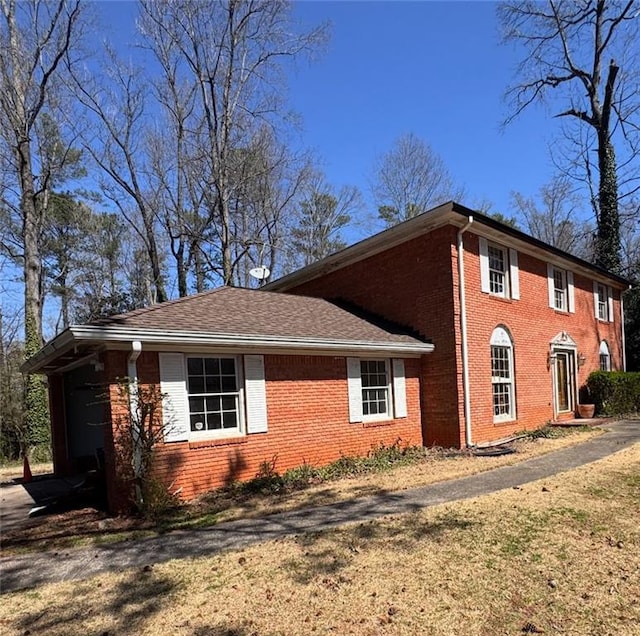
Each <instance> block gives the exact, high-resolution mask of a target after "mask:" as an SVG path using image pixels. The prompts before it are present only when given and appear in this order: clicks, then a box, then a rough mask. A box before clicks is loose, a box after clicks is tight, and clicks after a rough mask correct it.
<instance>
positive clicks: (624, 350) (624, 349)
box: [609, 285, 631, 371]
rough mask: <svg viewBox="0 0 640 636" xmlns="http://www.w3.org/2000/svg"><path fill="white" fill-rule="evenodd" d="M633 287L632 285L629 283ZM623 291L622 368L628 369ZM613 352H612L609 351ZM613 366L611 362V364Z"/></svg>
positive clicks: (621, 305) (621, 317)
mask: <svg viewBox="0 0 640 636" xmlns="http://www.w3.org/2000/svg"><path fill="white" fill-rule="evenodd" d="M629 289H631V285H629ZM622 296H623V292H620V321H621V322H622V370H623V371H626V370H627V343H626V339H625V336H624V301H623V300H622ZM609 354H611V352H609ZM609 367H611V364H609Z"/></svg>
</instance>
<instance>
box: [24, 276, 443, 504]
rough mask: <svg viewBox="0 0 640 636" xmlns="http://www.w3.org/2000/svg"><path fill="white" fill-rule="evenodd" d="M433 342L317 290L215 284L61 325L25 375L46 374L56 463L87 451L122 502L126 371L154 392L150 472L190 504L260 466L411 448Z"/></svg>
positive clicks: (58, 469) (60, 471)
mask: <svg viewBox="0 0 640 636" xmlns="http://www.w3.org/2000/svg"><path fill="white" fill-rule="evenodd" d="M432 350H433V345H432V344H430V343H429V342H428V341H426V340H425V339H422V338H419V337H416V336H415V335H414V334H412V333H410V331H409V330H407V329H406V328H403V327H401V326H398V325H396V324H393V323H390V322H389V321H386V320H381V319H379V318H377V317H376V316H372V315H367V314H363V312H355V311H353V310H347V309H345V308H343V307H340V306H338V305H337V304H335V303H332V302H329V301H327V300H324V299H319V298H305V297H301V296H298V295H290V294H283V293H277V294H276V293H272V292H264V291H257V290H248V289H237V288H231V287H223V288H219V289H216V290H213V291H209V292H204V293H202V294H198V295H195V296H191V297H188V298H182V299H179V300H175V301H170V302H167V303H163V304H161V305H154V306H152V307H148V308H145V309H140V310H137V311H133V312H130V313H128V314H123V315H120V316H113V317H112V318H109V319H107V320H103V321H101V322H99V323H96V324H93V325H83V326H77V327H76V326H72V327H69V328H68V329H66V330H65V331H63V332H62V333H61V334H59V335H58V336H56V337H55V338H54V339H53V340H52V341H51V342H49V343H48V344H47V345H46V346H45V347H44V348H43V349H42V350H41V351H40V352H39V353H37V354H36V355H35V356H34V357H33V358H31V359H30V360H29V361H28V362H27V363H26V367H25V370H27V371H30V372H41V373H46V374H47V375H48V378H49V395H50V410H51V424H52V440H53V457H54V472H55V473H56V474H57V475H68V474H73V473H77V472H79V471H83V470H86V469H88V468H90V467H92V466H93V465H94V464H95V457H96V453H98V454H99V455H100V456H101V457H102V456H103V457H104V468H105V472H106V476H107V489H108V492H107V496H108V501H109V506H110V508H111V509H112V510H120V509H123V508H126V507H127V503H128V497H129V493H130V490H129V489H127V487H126V486H125V484H123V483H122V482H121V477H122V475H123V474H125V472H126V467H125V466H124V465H123V466H119V465H117V464H118V457H119V454H118V453H116V452H115V449H116V448H117V445H118V434H119V432H121V431H122V426H123V424H124V426H125V427H126V426H128V424H129V409H130V408H131V405H130V403H129V400H130V399H131V398H130V397H128V396H127V395H126V394H123V392H122V390H121V389H122V381H123V379H124V378H127V382H132V383H135V384H137V385H138V386H140V387H152V386H159V387H160V390H161V393H162V396H163V399H162V408H161V411H162V413H161V418H162V427H163V442H162V443H159V444H157V445H156V456H155V463H154V470H155V476H156V477H158V478H160V479H162V480H163V481H164V482H165V483H166V484H171V485H172V488H173V489H175V490H179V492H180V495H181V496H182V497H183V498H184V499H191V498H193V497H194V496H196V495H198V494H200V493H202V492H205V491H207V490H211V489H213V488H216V487H219V486H223V485H226V484H228V483H230V482H232V481H234V480H238V479H239V480H242V479H250V478H251V477H254V476H255V475H256V473H257V472H258V471H259V470H260V467H261V465H262V464H263V462H273V463H274V464H275V468H276V469H277V470H278V471H284V470H286V469H288V468H293V467H297V466H300V465H302V464H304V463H305V462H307V463H311V464H313V465H322V464H326V463H329V462H331V461H333V460H336V459H338V458H339V457H340V456H341V455H342V454H366V453H367V452H368V451H369V450H370V449H371V448H372V447H374V446H379V445H381V444H384V445H392V444H394V443H396V442H398V441H400V442H401V443H402V444H407V445H418V444H421V443H422V435H421V413H420V387H419V382H420V380H419V374H420V359H421V357H422V356H423V355H427V354H430V352H431V351H432ZM136 394H137V393H136V392H133V395H134V396H135V395H136Z"/></svg>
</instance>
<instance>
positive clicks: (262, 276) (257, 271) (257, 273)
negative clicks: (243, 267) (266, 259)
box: [249, 265, 271, 284]
mask: <svg viewBox="0 0 640 636" xmlns="http://www.w3.org/2000/svg"><path fill="white" fill-rule="evenodd" d="M269 274H271V271H270V270H269V268H268V267H265V266H264V265H260V267H254V268H253V269H250V270H249V275H250V276H253V278H256V279H257V280H259V281H260V284H262V282H263V281H265V280H267V278H269Z"/></svg>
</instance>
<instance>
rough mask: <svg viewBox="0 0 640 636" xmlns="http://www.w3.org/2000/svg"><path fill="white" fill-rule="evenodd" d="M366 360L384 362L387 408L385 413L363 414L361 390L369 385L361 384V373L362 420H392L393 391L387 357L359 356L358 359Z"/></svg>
mask: <svg viewBox="0 0 640 636" xmlns="http://www.w3.org/2000/svg"><path fill="white" fill-rule="evenodd" d="M365 360H368V361H370V362H384V370H385V373H386V374H387V385H386V389H387V410H386V412H385V413H375V414H373V415H365V414H364V400H363V399H362V392H363V391H365V390H366V389H367V388H369V387H363V386H362V374H361V375H360V399H361V402H362V406H363V409H362V411H363V412H362V421H363V422H382V421H384V420H392V419H393V404H392V400H393V392H392V390H391V365H390V364H389V358H361V359H360V361H361V362H362V361H365ZM375 388H383V387H375Z"/></svg>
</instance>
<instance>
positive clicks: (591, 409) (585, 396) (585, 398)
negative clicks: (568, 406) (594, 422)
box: [576, 384, 596, 420]
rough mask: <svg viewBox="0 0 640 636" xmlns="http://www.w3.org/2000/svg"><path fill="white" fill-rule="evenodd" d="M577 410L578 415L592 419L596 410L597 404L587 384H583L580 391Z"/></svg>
mask: <svg viewBox="0 0 640 636" xmlns="http://www.w3.org/2000/svg"><path fill="white" fill-rule="evenodd" d="M576 410H577V414H578V417H581V418H582V419H585V420H590V419H591V418H592V417H593V416H594V414H595V412H596V405H595V404H594V403H593V400H592V399H591V391H590V390H589V387H588V386H587V385H586V384H583V385H582V386H581V387H580V391H579V392H578V407H577V409H576Z"/></svg>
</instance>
